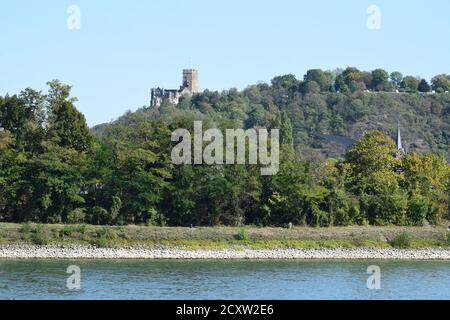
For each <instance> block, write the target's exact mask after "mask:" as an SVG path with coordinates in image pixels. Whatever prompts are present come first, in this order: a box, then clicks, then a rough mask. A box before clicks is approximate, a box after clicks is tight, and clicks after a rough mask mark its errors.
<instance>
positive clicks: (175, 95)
mask: <svg viewBox="0 0 450 320" xmlns="http://www.w3.org/2000/svg"><path fill="white" fill-rule="evenodd" d="M198 92H199V88H198V70H195V69H184V70H183V84H182V85H181V87H180V89H163V88H159V87H158V88H153V89H152V93H151V100H150V107H159V106H160V105H161V103H162V102H163V101H169V102H170V103H173V104H178V102H180V99H181V98H182V97H191V96H192V95H194V94H196V93H198Z"/></svg>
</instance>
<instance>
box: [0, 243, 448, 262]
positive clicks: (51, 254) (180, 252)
mask: <svg viewBox="0 0 450 320" xmlns="http://www.w3.org/2000/svg"><path fill="white" fill-rule="evenodd" d="M0 259H219V260H223V259H380V260H385V259H392V260H450V249H448V248H447V249H444V248H428V249H372V248H352V249H344V248H340V249H326V248H323V249H261V250H257V249H222V250H190V249H183V248H171V247H163V246H161V247H144V246H142V247H122V248H99V247H95V246H32V245H6V246H1V247H0Z"/></svg>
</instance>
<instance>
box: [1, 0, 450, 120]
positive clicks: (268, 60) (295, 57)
mask: <svg viewBox="0 0 450 320" xmlns="http://www.w3.org/2000/svg"><path fill="white" fill-rule="evenodd" d="M372 4H373V5H377V6H379V7H380V9H381V29H380V30H369V29H368V28H367V25H366V22H367V19H368V17H369V15H368V14H367V12H366V10H367V8H368V6H369V5H372ZM69 5H78V6H79V8H80V10H81V29H80V30H69V29H68V28H67V26H66V21H67V19H68V17H69V14H68V13H67V12H66V10H67V8H68V6H69ZM449 15H450V2H449V1H446V0H441V1H439V0H435V1H411V0H410V1H406V0H404V1H402V0H396V1H387V0H386V1H385V0H370V1H365V0H342V1H331V0H329V1H325V0H314V1H312V0H310V1H298V0H297V1H294V0H292V1H289V0H266V1H264V0H254V1H253V0H246V1H244V0H227V1H225V0H223V1H217V0H214V1H211V0H208V1H207V0H169V1H167V0H165V1H156V0H154V1H150V0H147V1H144V0H127V1H125V0H109V1H102V0H95V1H92V0H91V1H87V0H71V1H64V0H40V1H32V0H26V1H25V0H14V1H12V0H10V1H6V0H2V2H1V4H0V39H1V45H0V95H4V94H6V93H10V94H13V93H18V92H20V91H21V90H22V89H24V88H26V87H28V86H31V87H33V88H36V89H40V90H44V89H45V88H46V86H45V83H46V82H47V81H48V80H51V79H56V78H57V79H60V80H62V81H63V82H65V83H69V84H71V85H73V86H74V88H73V94H74V95H75V96H77V97H78V99H79V102H78V103H77V107H78V109H79V110H80V111H82V112H83V113H84V114H85V115H86V118H87V121H88V124H89V125H90V126H92V125H95V124H98V123H102V122H108V121H111V120H112V119H115V118H117V117H118V116H120V115H122V114H123V113H124V112H125V111H126V110H135V109H137V108H139V107H141V106H143V105H148V104H149V98H150V88H151V87H153V86H163V87H166V88H172V87H173V88H177V87H178V86H179V85H180V84H181V70H182V69H183V68H185V67H190V66H192V67H195V68H197V69H199V70H200V85H201V88H202V89H206V88H208V89H211V90H222V89H228V88H231V87H236V88H239V89H242V88H244V87H245V86H247V85H249V84H253V83H256V82H259V81H266V82H268V81H270V79H272V78H273V77H274V76H276V75H281V74H286V73H293V74H295V75H297V76H298V77H299V78H301V77H302V76H303V74H304V73H305V72H306V70H308V69H312V68H322V69H335V68H336V67H346V66H349V65H351V66H356V67H358V68H360V69H364V70H371V69H374V68H377V67H383V68H385V69H386V70H388V71H394V70H399V71H401V72H403V73H404V74H411V75H415V76H419V75H420V76H422V77H424V78H426V79H430V78H431V77H432V76H434V75H436V74H439V73H450V41H449V39H450V19H449Z"/></svg>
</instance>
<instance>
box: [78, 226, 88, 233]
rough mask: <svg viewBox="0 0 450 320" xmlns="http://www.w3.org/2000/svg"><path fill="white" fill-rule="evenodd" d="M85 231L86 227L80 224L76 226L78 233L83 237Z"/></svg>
mask: <svg viewBox="0 0 450 320" xmlns="http://www.w3.org/2000/svg"><path fill="white" fill-rule="evenodd" d="M86 231H87V225H85V224H81V225H79V226H78V232H79V233H81V234H82V235H84V234H85V233H86Z"/></svg>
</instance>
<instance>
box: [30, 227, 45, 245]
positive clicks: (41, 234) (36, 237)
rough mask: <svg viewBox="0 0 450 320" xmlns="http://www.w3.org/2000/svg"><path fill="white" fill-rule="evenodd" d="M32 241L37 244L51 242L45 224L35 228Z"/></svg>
mask: <svg viewBox="0 0 450 320" xmlns="http://www.w3.org/2000/svg"><path fill="white" fill-rule="evenodd" d="M31 241H33V243H34V244H37V245H46V244H48V243H49V238H48V236H47V233H46V232H45V228H44V226H43V225H38V226H37V227H36V229H35V230H34V233H33V235H32V237H31Z"/></svg>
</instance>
